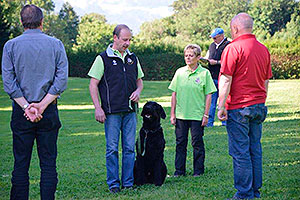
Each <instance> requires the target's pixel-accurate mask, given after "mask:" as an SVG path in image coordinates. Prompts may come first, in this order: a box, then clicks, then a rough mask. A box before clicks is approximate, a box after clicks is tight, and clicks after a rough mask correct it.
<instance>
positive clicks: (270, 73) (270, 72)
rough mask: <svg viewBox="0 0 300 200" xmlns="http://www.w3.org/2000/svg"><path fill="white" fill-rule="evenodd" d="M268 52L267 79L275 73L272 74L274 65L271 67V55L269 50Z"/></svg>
mask: <svg viewBox="0 0 300 200" xmlns="http://www.w3.org/2000/svg"><path fill="white" fill-rule="evenodd" d="M267 52H268V69H267V79H266V80H268V79H270V78H272V76H273V74H272V67H271V56H270V53H269V51H267Z"/></svg>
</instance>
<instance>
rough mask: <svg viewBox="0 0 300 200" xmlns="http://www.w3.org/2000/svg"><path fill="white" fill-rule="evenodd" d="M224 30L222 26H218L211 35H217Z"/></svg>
mask: <svg viewBox="0 0 300 200" xmlns="http://www.w3.org/2000/svg"><path fill="white" fill-rule="evenodd" d="M223 33H224V30H223V29H221V28H216V29H215V30H213V32H212V33H211V34H210V37H212V38H213V37H216V35H220V34H223Z"/></svg>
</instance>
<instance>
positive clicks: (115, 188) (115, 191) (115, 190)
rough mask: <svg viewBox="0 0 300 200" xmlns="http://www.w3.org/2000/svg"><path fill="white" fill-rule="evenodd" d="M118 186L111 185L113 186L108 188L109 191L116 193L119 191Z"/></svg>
mask: <svg viewBox="0 0 300 200" xmlns="http://www.w3.org/2000/svg"><path fill="white" fill-rule="evenodd" d="M120 191H121V190H120V188H119V187H113V188H110V189H109V192H110V193H112V194H116V193H118V192H120Z"/></svg>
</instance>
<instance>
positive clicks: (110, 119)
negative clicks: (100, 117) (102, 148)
mask: <svg viewBox="0 0 300 200" xmlns="http://www.w3.org/2000/svg"><path fill="white" fill-rule="evenodd" d="M104 126H105V138H106V170H107V184H108V187H109V189H111V188H114V187H120V179H119V152H118V148H119V137H120V132H121V138H122V186H123V187H130V186H132V185H133V166H134V158H135V153H134V144H135V132H136V114H135V112H131V113H120V114H109V115H107V116H106V120H105V123H104Z"/></svg>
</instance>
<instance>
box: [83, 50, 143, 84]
mask: <svg viewBox="0 0 300 200" xmlns="http://www.w3.org/2000/svg"><path fill="white" fill-rule="evenodd" d="M108 48H110V49H111V50H112V51H113V52H114V54H115V55H117V56H118V57H120V58H121V59H122V60H123V62H124V59H125V56H126V55H127V54H128V52H127V51H125V52H124V53H123V56H122V54H121V53H120V52H119V51H118V50H115V49H113V48H111V47H108ZM137 61H138V63H137V68H138V79H140V78H143V77H144V73H143V70H142V67H141V64H140V62H139V60H138V58H137ZM103 74H104V63H103V60H102V57H101V56H100V55H98V56H97V57H96V59H95V61H94V63H93V65H92V67H91V69H90V71H89V73H88V75H89V76H90V77H93V78H95V79H98V80H101V78H102V76H103Z"/></svg>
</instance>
